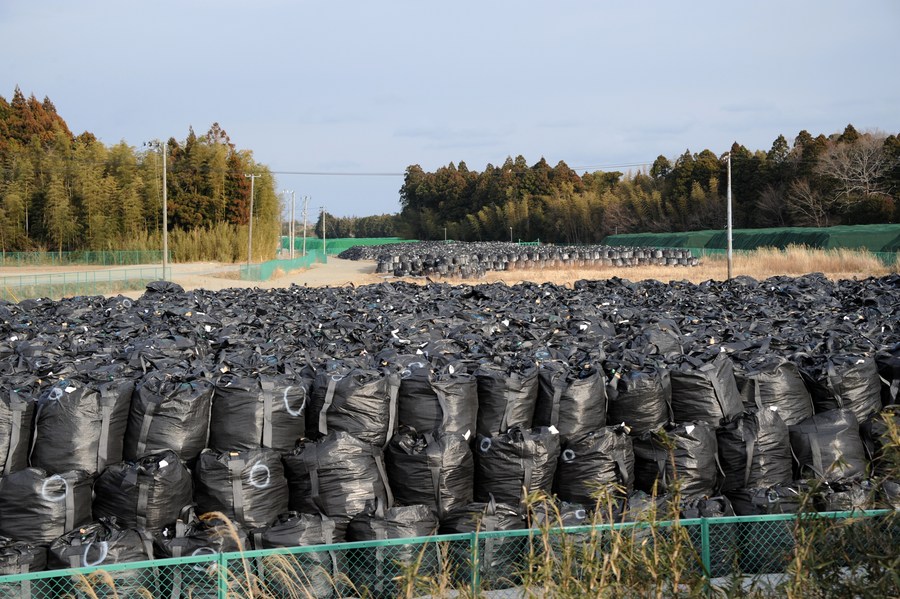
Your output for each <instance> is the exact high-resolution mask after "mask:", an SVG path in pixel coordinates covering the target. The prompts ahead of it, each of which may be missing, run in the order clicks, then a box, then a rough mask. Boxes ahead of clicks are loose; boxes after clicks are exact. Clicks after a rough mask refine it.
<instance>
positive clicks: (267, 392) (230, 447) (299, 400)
mask: <svg viewBox="0 0 900 599" xmlns="http://www.w3.org/2000/svg"><path fill="white" fill-rule="evenodd" d="M309 389H310V382H309V380H308V379H305V378H303V377H287V376H284V375H265V374H259V375H255V376H254V375H246V376H240V375H238V374H235V373H231V372H229V373H225V374H223V375H221V376H219V377H218V378H217V379H216V390H215V394H214V395H213V401H212V413H211V416H210V421H209V443H208V447H209V448H210V449H213V450H215V451H245V450H249V449H255V448H257V447H270V448H272V449H275V450H277V451H279V452H281V453H286V452H288V451H290V450H291V449H293V447H294V443H296V441H297V439H299V438H301V437H303V436H305V434H306V420H305V411H306V401H307V396H308V394H309Z"/></svg>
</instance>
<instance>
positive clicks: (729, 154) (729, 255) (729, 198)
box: [726, 152, 732, 279]
mask: <svg viewBox="0 0 900 599" xmlns="http://www.w3.org/2000/svg"><path fill="white" fill-rule="evenodd" d="M727 156H728V250H727V252H726V253H727V258H728V278H729V279H731V272H732V269H731V267H732V263H731V152H728V154H727Z"/></svg>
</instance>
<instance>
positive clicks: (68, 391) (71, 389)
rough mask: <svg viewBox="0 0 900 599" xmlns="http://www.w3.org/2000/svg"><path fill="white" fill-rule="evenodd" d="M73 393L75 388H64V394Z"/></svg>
mask: <svg viewBox="0 0 900 599" xmlns="http://www.w3.org/2000/svg"><path fill="white" fill-rule="evenodd" d="M73 391H75V387H66V393H71V392H73Z"/></svg>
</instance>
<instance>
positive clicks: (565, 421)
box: [534, 360, 607, 442]
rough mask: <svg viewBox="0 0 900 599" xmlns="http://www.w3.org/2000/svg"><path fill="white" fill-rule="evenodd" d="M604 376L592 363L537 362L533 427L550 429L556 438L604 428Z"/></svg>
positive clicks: (576, 435) (575, 435)
mask: <svg viewBox="0 0 900 599" xmlns="http://www.w3.org/2000/svg"><path fill="white" fill-rule="evenodd" d="M606 405H607V397H606V376H605V375H604V374H603V370H602V369H601V368H597V367H595V366H594V365H593V364H582V365H579V366H577V367H570V366H568V365H566V364H563V363H561V362H558V361H551V360H548V361H546V362H542V363H541V367H540V370H539V371H538V395H537V403H536V404H535V410H534V426H554V427H556V429H557V430H558V431H559V436H560V439H562V441H563V442H565V440H566V439H570V438H574V437H578V436H580V435H583V434H585V433H588V432H590V431H595V430H599V429H601V428H603V427H604V426H606Z"/></svg>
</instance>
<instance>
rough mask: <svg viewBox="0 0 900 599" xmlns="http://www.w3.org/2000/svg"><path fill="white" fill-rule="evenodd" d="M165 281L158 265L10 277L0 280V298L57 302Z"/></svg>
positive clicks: (161, 269)
mask: <svg viewBox="0 0 900 599" xmlns="http://www.w3.org/2000/svg"><path fill="white" fill-rule="evenodd" d="M168 274H169V276H171V274H172V271H171V269H168ZM166 278H167V277H166V276H165V274H164V273H163V268H162V267H161V266H160V267H143V268H116V269H109V270H91V271H81V272H59V273H45V274H33V275H13V276H6V277H0V299H4V300H6V301H11V302H19V301H22V300H23V299H29V298H39V297H47V298H50V299H59V298H61V297H70V296H75V295H109V294H112V293H118V292H121V291H128V290H138V289H143V288H144V287H146V285H147V283H150V282H152V281H159V280H161V279H166Z"/></svg>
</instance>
